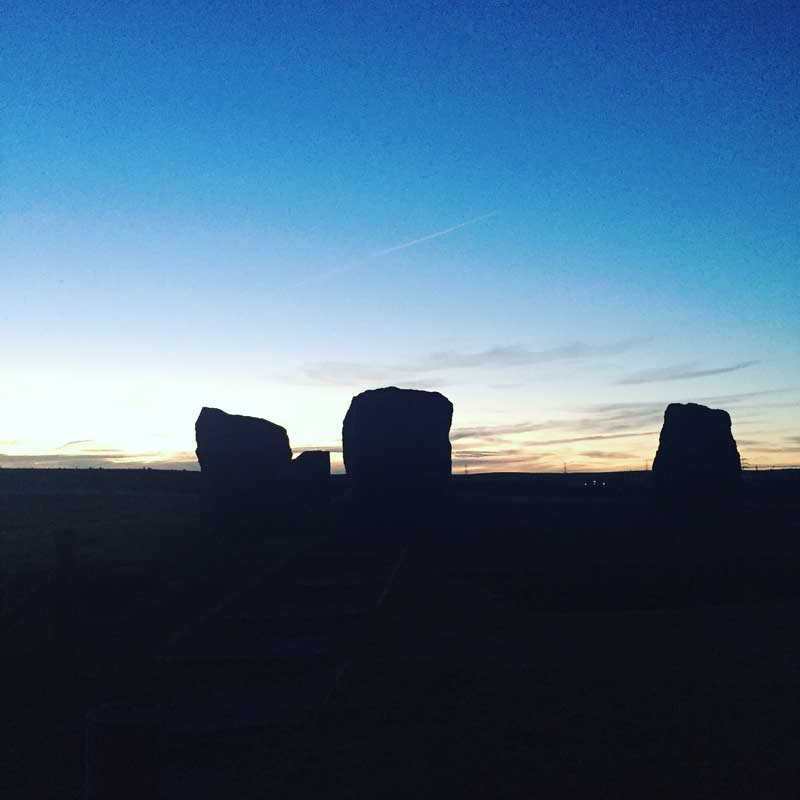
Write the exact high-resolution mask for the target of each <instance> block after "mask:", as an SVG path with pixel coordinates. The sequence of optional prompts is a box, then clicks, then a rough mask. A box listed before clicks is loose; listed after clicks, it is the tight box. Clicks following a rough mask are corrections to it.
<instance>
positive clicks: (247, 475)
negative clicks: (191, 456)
mask: <svg viewBox="0 0 800 800" xmlns="http://www.w3.org/2000/svg"><path fill="white" fill-rule="evenodd" d="M194 429H195V438H196V440H197V450H196V451H195V452H196V453H197V460H198V462H199V463H200V470H201V471H202V473H203V475H204V476H205V479H206V481H207V484H208V486H209V487H210V488H214V489H224V490H227V491H253V490H264V489H267V488H269V486H270V484H274V483H275V482H276V481H279V480H283V479H285V477H286V474H287V471H288V469H289V464H290V463H291V460H292V450H291V448H290V447H289V437H288V436H287V434H286V429H285V428H282V427H281V426H280V425H275V423H273V422H268V421H267V420H265V419H259V418H258V417H245V416H240V415H239V414H226V413H225V412H224V411H220V409H218V408H205V407H204V408H203V409H202V411H201V412H200V416H199V417H198V418H197V422H196V423H195V426H194Z"/></svg>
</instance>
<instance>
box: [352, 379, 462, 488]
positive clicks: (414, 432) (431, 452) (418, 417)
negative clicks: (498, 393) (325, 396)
mask: <svg viewBox="0 0 800 800" xmlns="http://www.w3.org/2000/svg"><path fill="white" fill-rule="evenodd" d="M452 419H453V404H452V403H451V402H450V401H449V400H448V399H447V398H446V397H445V396H444V395H442V394H439V392H423V391H418V390H415V389H398V388H396V387H394V386H392V387H388V388H384V389H371V390H369V391H366V392H362V393H361V394H359V395H357V396H356V397H354V398H353V400H352V401H351V403H350V408H349V409H348V410H347V414H346V415H345V418H344V424H343V425H342V447H343V455H344V465H345V470H346V471H347V475H348V478H349V479H350V480H351V481H353V482H354V484H355V485H356V486H358V487H359V488H361V489H382V490H386V489H392V488H396V487H405V488H436V487H439V486H442V485H444V484H445V483H446V482H447V480H448V479H449V478H450V471H451V449H450V424H451V422H452Z"/></svg>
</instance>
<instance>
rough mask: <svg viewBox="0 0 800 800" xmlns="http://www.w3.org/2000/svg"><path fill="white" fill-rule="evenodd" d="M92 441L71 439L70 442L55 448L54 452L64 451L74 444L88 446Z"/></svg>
mask: <svg viewBox="0 0 800 800" xmlns="http://www.w3.org/2000/svg"><path fill="white" fill-rule="evenodd" d="M93 441H94V439H73V440H72V441H71V442H64V444H62V445H61V447H57V448H56V450H66V449H67V448H68V447H74V446H75V445H76V444H89V443H90V442H93Z"/></svg>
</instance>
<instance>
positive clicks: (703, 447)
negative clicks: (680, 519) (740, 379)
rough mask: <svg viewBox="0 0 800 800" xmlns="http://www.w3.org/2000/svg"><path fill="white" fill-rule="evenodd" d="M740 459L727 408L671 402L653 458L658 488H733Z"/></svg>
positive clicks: (675, 491) (667, 491)
mask: <svg viewBox="0 0 800 800" xmlns="http://www.w3.org/2000/svg"><path fill="white" fill-rule="evenodd" d="M741 471H742V466H741V461H740V459H739V451H738V450H737V449H736V442H735V441H734V438H733V435H732V434H731V418H730V415H729V414H728V412H727V411H723V410H722V409H716V408H707V407H706V406H701V405H698V404H696V403H686V404H682V403H670V404H669V405H668V406H667V409H666V411H665V412H664V425H663V427H662V428H661V436H660V439H659V444H658V451H657V452H656V457H655V460H654V461H653V477H654V479H655V482H656V487H657V488H658V490H659V491H660V492H661V493H662V494H664V495H667V496H670V495H672V496H680V495H684V494H691V495H692V496H693V497H701V496H703V495H715V494H718V493H720V492H726V491H730V490H731V489H734V488H735V487H736V486H737V485H738V484H739V480H740V478H741Z"/></svg>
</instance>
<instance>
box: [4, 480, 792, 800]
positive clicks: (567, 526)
mask: <svg viewBox="0 0 800 800" xmlns="http://www.w3.org/2000/svg"><path fill="white" fill-rule="evenodd" d="M106 472H107V471H106ZM119 475H120V478H119V480H120V485H122V483H123V482H124V481H128V482H130V481H132V480H133V478H132V477H131V476H126V477H123V473H119ZM644 477H645V476H635V475H629V476H619V477H618V478H617V479H616V480H615V478H614V476H598V478H600V479H599V481H598V483H597V484H595V483H593V481H594V480H597V479H595V478H593V477H591V476H590V477H589V478H588V479H586V478H584V476H569V479H567V478H564V479H563V480H562V479H561V478H560V476H491V477H490V476H487V477H485V478H484V477H480V476H476V477H475V478H470V479H458V480H455V481H454V491H453V493H452V495H451V496H449V497H447V498H444V499H443V500H442V501H441V502H439V503H436V504H429V505H427V506H426V507H424V508H419V507H418V508H415V507H414V504H413V502H410V499H409V498H408V497H401V498H397V499H396V501H395V502H392V501H390V500H387V499H384V501H383V502H382V504H381V505H379V506H377V505H373V506H370V505H368V504H354V503H353V502H351V501H349V500H348V499H347V496H346V494H344V491H343V490H344V488H345V483H344V481H342V480H334V486H335V488H334V492H333V494H334V500H333V502H332V504H331V506H330V507H329V509H328V512H327V513H325V514H324V515H322V514H320V515H318V516H304V515H303V514H302V513H296V514H289V515H288V516H285V517H284V518H282V519H281V520H279V521H276V520H273V524H272V525H271V526H268V527H265V526H264V524H263V522H262V523H260V524H259V523H256V522H254V521H253V520H248V521H244V520H234V519H229V520H224V519H219V518H218V519H216V520H214V521H212V522H209V521H208V520H207V519H206V517H205V515H204V514H202V513H201V511H200V506H199V501H198V498H197V496H196V495H195V494H194V489H193V488H191V487H192V486H193V484H192V481H194V480H195V478H196V476H188V475H187V476H186V478H185V483H186V490H185V491H182V492H181V493H175V491H174V490H175V484H174V482H175V481H176V477H175V476H170V475H164V478H163V479H164V485H165V486H166V485H167V482H172V484H171V486H170V489H169V493H164V492H162V493H159V492H157V491H155V488H156V487H155V486H154V485H153V484H151V485H150V486H149V487H147V489H146V490H143V489H141V488H140V489H139V490H138V493H137V492H129V493H127V494H113V493H108V492H107V493H106V494H93V493H91V492H87V493H86V494H84V495H83V496H77V495H75V494H73V495H71V496H70V495H64V494H61V495H59V494H52V493H51V494H38V495H32V496H31V495H29V496H25V495H19V494H15V493H10V492H9V493H6V494H3V495H2V497H3V503H4V508H5V510H6V511H7V512H8V513H7V514H6V516H5V519H6V520H7V523H6V524H7V528H6V530H5V532H4V540H3V547H4V551H3V556H4V563H5V564H6V567H5V572H6V575H7V594H8V598H7V600H8V602H7V605H6V608H7V609H11V608H13V609H14V614H15V616H14V618H13V619H12V618H10V617H9V616H4V623H5V628H4V636H5V638H6V640H7V641H9V642H12V643H14V647H13V648H10V654H9V656H7V657H6V658H5V661H4V669H5V671H6V674H5V675H4V679H3V686H4V689H5V692H4V698H3V703H4V709H5V710H6V715H7V719H8V730H9V731H10V732H11V734H12V735H11V737H10V740H9V746H8V748H7V749H6V751H5V756H6V758H7V760H8V761H9V762H10V763H12V765H15V767H16V768H15V769H14V770H11V771H7V772H6V773H5V775H6V777H5V778H4V780H9V781H11V783H12V786H11V787H10V789H12V790H13V791H12V792H11V794H10V796H14V797H17V796H19V797H46V796H58V797H77V796H78V793H79V791H80V788H81V780H82V775H81V763H82V761H81V759H82V738H83V734H84V733H85V732H86V729H87V722H86V720H87V714H89V713H90V712H96V710H97V709H98V708H102V707H106V706H105V704H107V703H111V704H112V706H113V707H117V708H118V707H120V706H126V705H130V704H133V705H135V706H137V707H139V708H155V707H158V708H161V709H164V708H167V709H168V711H161V712H159V713H161V715H162V716H161V718H160V721H159V725H160V726H161V727H160V730H161V731H162V733H161V739H160V741H159V744H158V747H157V749H156V757H155V761H156V762H157V780H158V783H159V785H160V791H161V796H164V797H225V796H239V797H266V796H276V795H277V796H291V797H303V796H319V795H320V794H323V793H324V794H326V795H327V796H335V797H369V796H389V797H407V796H410V795H416V796H422V797H442V796H456V797H459V796H460V797H487V798H489V797H530V796H532V795H535V794H536V793H542V794H543V795H544V796H565V795H579V796H587V797H588V796H591V797H597V796H601V797H619V796H636V797H641V796H657V797H677V796H686V797H720V796H726V797H731V796H735V797H792V796H794V795H795V789H796V786H797V768H796V764H797V763H798V756H800V740H799V739H798V737H797V735H796V720H797V719H798V718H800V716H799V715H800V707H798V704H799V703H800V701H798V698H797V692H796V685H797V680H798V671H797V664H798V644H799V642H798V634H797V626H796V618H797V613H798V610H800V591H799V590H798V588H797V581H796V575H797V573H798V569H799V568H800V542H798V541H797V536H796V534H797V525H796V519H797V511H798V493H797V491H796V488H797V484H796V483H791V482H784V483H783V484H781V483H780V482H778V481H772V482H770V481H768V480H767V479H766V478H764V477H762V476H759V478H758V482H757V483H755V482H753V481H752V480H751V481H745V484H746V486H745V490H744V491H743V493H742V497H741V498H740V501H739V502H738V503H737V504H735V505H734V506H732V507H731V508H729V509H728V510H726V511H724V512H723V511H712V510H707V511H706V512H704V513H703V514H699V513H696V512H693V513H688V512H685V511H683V512H681V511H675V510H673V511H670V510H668V509H664V508H663V507H661V506H659V505H658V504H657V503H654V502H651V500H650V498H649V496H648V494H647V492H646V490H645V488H644V486H643V485H642V483H641V481H642V479H643V478H644ZM746 477H748V478H749V477H750V476H746ZM103 478H104V479H106V480H110V481H113V478H111V477H110V476H109V474H107V475H105V476H103ZM149 480H151V481H155V482H157V481H158V480H159V479H158V478H149ZM603 483H607V486H605V487H602V484H603ZM584 484H585V485H584ZM781 487H783V488H781ZM68 518H69V521H70V522H71V523H72V524H76V525H77V523H78V522H82V523H83V528H82V529H81V531H80V534H79V537H78V539H79V541H78V545H77V551H78V553H77V563H76V566H75V570H74V574H73V577H72V578H71V580H72V581H73V583H72V588H71V589H70V587H68V586H65V585H63V583H62V584H61V585H59V584H58V580H57V579H56V580H54V579H53V578H54V575H53V565H54V563H55V560H56V558H57V553H56V549H55V547H54V545H53V544H52V541H51V537H50V531H51V529H52V528H53V527H54V526H56V525H57V524H63V522H64V521H65V520H67V519H68ZM120 520H123V521H124V522H123V527H120V526H119V521H120ZM46 543H49V545H48V546H45V544H46ZM27 545H30V548H31V549H30V551H29V552H28V554H27V556H26V554H25V552H24V548H25V546H27ZM37 548H38V549H37ZM104 548H105V549H104ZM287 559H288V560H287ZM47 572H49V573H51V574H50V575H49V577H48V578H47V580H42V583H41V586H40V587H39V588H38V590H37V591H36V592H34V593H33V595H32V596H31V597H28V599H27V601H26V602H25V603H16V604H15V603H14V602H12V601H13V599H14V597H17V598H18V597H19V595H20V592H21V591H22V590H21V587H22V586H24V585H32V584H35V583H36V581H37V579H38V580H41V579H43V577H44V573H47ZM56 573H57V571H56ZM37 576H38V578H37ZM76 586H77V587H82V588H81V589H80V591H78V590H76V588H75V587H76ZM298 587H300V588H299V589H298ZM59 596H60V597H72V598H75V599H76V602H77V598H81V597H82V598H83V600H82V601H80V602H78V606H77V607H76V608H75V609H74V611H73V612H72V613H71V614H65V615H63V616H59V615H58V614H55V615H54V614H53V613H52V610H53V608H54V607H57V606H56V604H55V603H54V600H55V598H56V597H59ZM87 598H93V599H94V602H89V601H88V600H87ZM81 602H82V603H83V605H81V604H80V603H81ZM58 607H60V606H58ZM301 665H302V667H303V668H302V669H300V666H301ZM219 697H222V698H225V702H226V703H227V705H225V706H224V709H223V712H220V710H219V709H220V706H219V703H218V702H217V700H214V702H212V700H213V699H214V698H219ZM231 698H232V699H231ZM187 709H188V711H187ZM189 712H191V713H189ZM164 731H166V734H165V733H164ZM140 757H141V754H140ZM128 760H129V761H130V760H131V759H128ZM133 760H134V761H135V758H133ZM42 765H47V769H46V770H43V769H42ZM119 796H122V795H119ZM140 796H141V795H140Z"/></svg>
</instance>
